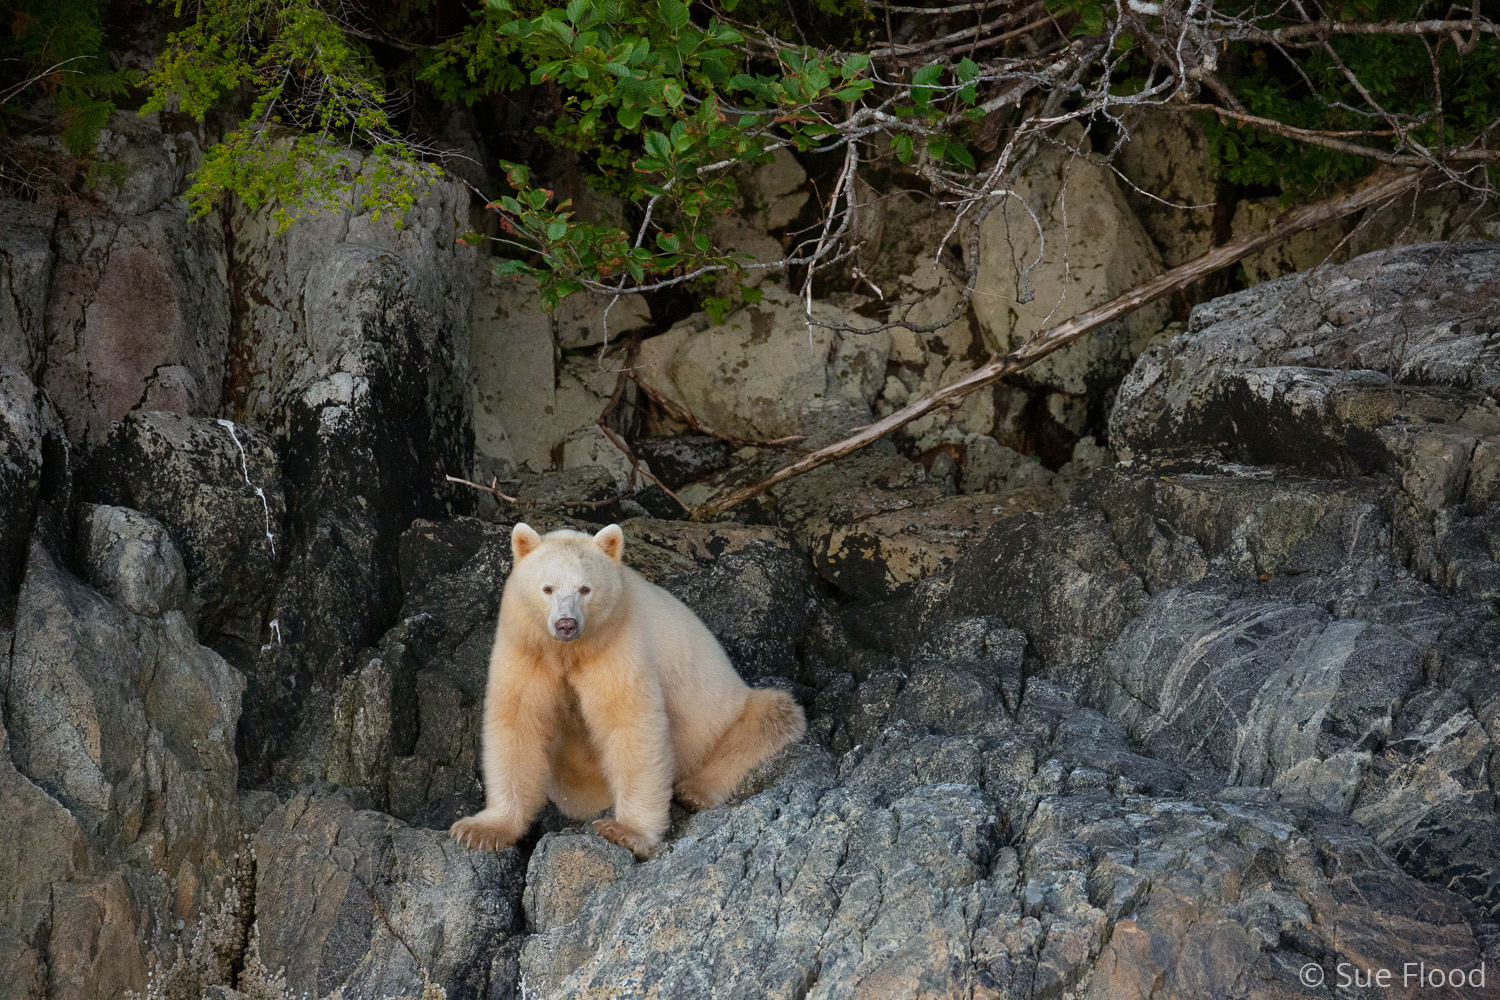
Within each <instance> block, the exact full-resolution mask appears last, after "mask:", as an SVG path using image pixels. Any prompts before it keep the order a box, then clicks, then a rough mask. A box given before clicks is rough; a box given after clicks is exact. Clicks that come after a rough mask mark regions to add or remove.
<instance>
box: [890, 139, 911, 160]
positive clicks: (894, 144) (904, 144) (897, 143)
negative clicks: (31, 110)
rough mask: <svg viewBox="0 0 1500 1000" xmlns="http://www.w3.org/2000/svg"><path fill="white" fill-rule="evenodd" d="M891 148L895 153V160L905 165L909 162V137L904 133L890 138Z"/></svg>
mask: <svg viewBox="0 0 1500 1000" xmlns="http://www.w3.org/2000/svg"><path fill="white" fill-rule="evenodd" d="M891 148H892V149H894V150H895V151H896V159H898V160H900V161H901V162H902V163H907V162H909V161H910V160H911V154H912V143H911V136H909V135H907V134H906V133H905V132H903V133H901V134H900V135H898V136H893V137H892V138H891Z"/></svg>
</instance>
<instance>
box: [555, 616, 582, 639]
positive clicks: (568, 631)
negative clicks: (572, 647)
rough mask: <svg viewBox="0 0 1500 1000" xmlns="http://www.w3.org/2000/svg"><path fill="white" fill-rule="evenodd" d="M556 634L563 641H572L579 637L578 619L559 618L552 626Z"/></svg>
mask: <svg viewBox="0 0 1500 1000" xmlns="http://www.w3.org/2000/svg"><path fill="white" fill-rule="evenodd" d="M552 628H553V630H554V633H555V634H556V636H557V637H558V638H559V639H561V640H562V641H563V642H571V641H572V640H574V639H576V638H578V619H576V618H559V619H558V620H557V621H556V622H555V623H553V626H552Z"/></svg>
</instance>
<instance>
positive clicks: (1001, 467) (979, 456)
mask: <svg viewBox="0 0 1500 1000" xmlns="http://www.w3.org/2000/svg"><path fill="white" fill-rule="evenodd" d="M963 455H964V457H963V472H962V481H963V491H964V492H965V493H991V492H995V491H997V490H1001V489H1005V488H1007V487H1008V488H1012V489H1015V488H1024V487H1029V488H1036V489H1046V488H1049V487H1054V486H1056V484H1057V476H1056V475H1054V474H1053V473H1052V472H1051V471H1050V470H1049V469H1048V468H1047V467H1046V466H1045V465H1043V464H1042V463H1041V462H1038V461H1037V460H1036V459H1034V458H1029V457H1027V456H1025V455H1022V454H1021V453H1019V452H1017V451H1015V450H1014V449H1012V448H1007V447H1006V446H1005V445H1003V444H1001V443H1000V442H999V441H996V440H995V439H994V438H992V437H989V436H988V435H985V434H971V435H969V436H968V437H966V438H965V439H964V453H963Z"/></svg>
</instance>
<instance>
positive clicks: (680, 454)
mask: <svg viewBox="0 0 1500 1000" xmlns="http://www.w3.org/2000/svg"><path fill="white" fill-rule="evenodd" d="M631 448H633V449H634V450H635V453H636V454H637V455H639V456H640V457H641V458H642V459H644V460H645V462H646V464H647V465H649V466H651V471H652V472H654V473H656V475H657V476H659V477H660V478H661V480H662V482H664V483H666V484H667V485H668V486H669V487H671V488H672V489H674V490H676V489H681V488H682V487H683V486H685V485H687V484H688V483H690V482H692V481H693V480H695V479H700V478H702V477H703V476H706V475H709V474H710V473H714V472H718V471H719V470H720V469H722V468H724V467H725V466H727V465H728V464H729V462H730V458H731V456H732V454H733V452H734V449H733V447H731V446H730V445H729V443H728V442H726V441H721V440H719V439H718V438H715V437H709V436H708V435H707V434H663V435H658V436H655V437H645V438H637V439H636V440H635V441H634V442H633V443H632V444H631Z"/></svg>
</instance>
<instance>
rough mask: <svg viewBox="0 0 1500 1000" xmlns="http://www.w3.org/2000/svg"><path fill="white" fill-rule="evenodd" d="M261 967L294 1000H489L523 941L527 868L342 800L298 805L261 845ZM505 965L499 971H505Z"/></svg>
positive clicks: (315, 794)
mask: <svg viewBox="0 0 1500 1000" xmlns="http://www.w3.org/2000/svg"><path fill="white" fill-rule="evenodd" d="M255 857H256V890H255V931H254V932H255V940H256V957H257V961H258V963H259V964H260V966H261V967H263V968H264V969H265V970H268V971H269V972H271V973H272V974H273V975H277V976H278V978H279V979H280V980H281V981H282V982H283V983H284V984H285V987H286V989H287V993H288V995H293V996H296V995H303V994H306V995H310V996H319V997H324V996H328V995H330V994H333V993H335V992H336V991H339V990H342V991H343V993H342V994H341V995H343V996H346V997H383V996H408V997H417V996H421V995H425V994H424V993H423V990H424V988H426V986H427V984H435V985H436V986H438V987H440V988H441V989H442V990H443V991H444V995H446V996H447V997H449V998H450V1000H473V998H483V997H486V996H488V995H489V993H490V986H491V978H492V976H491V966H492V964H499V965H500V966H501V968H502V970H503V969H504V968H505V966H504V956H505V950H506V949H505V940H506V937H507V936H508V935H509V934H511V933H512V932H514V931H516V930H517V929H518V924H519V918H520V913H521V908H520V896H521V888H522V879H523V877H524V866H523V863H522V861H521V859H520V857H519V853H518V852H517V851H515V850H508V851H501V852H498V853H494V854H476V853H472V852H469V851H467V850H465V849H464V848H462V847H460V846H459V845H458V844H457V843H455V842H454V841H452V840H450V839H449V838H448V835H447V832H446V831H439V830H421V829H414V828H412V827H408V826H406V825H405V824H403V823H401V822H399V821H397V820H395V819H393V818H391V817H390V816H387V815H385V814H383V813H377V812H373V811H370V810H367V809H361V808H359V806H358V801H357V798H356V797H354V796H352V795H350V794H349V793H347V792H339V791H335V790H324V791H309V792H307V793H304V794H300V795H297V796H295V797H293V798H292V799H291V800H290V801H288V802H287V803H286V804H285V805H283V806H281V807H280V808H278V809H277V810H276V811H275V812H273V813H271V815H270V816H268V817H267V818H266V821H265V823H263V824H262V825H261V828H260V832H259V833H257V834H256V836H255ZM497 959H498V963H497Z"/></svg>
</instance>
